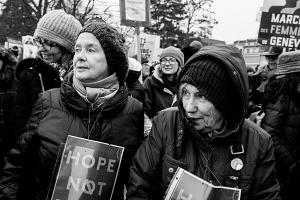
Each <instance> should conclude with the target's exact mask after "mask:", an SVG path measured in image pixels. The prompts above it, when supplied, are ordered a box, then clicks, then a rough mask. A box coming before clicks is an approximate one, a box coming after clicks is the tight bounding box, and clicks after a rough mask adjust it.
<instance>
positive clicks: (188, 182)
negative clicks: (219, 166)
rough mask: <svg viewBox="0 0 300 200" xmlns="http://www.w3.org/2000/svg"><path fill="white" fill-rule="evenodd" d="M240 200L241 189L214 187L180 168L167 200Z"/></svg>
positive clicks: (166, 196) (166, 197)
mask: <svg viewBox="0 0 300 200" xmlns="http://www.w3.org/2000/svg"><path fill="white" fill-rule="evenodd" d="M187 199H189V200H200V199H201V200H240V199H241V189H237V188H230V187H223V186H214V185H212V184H211V183H208V182H207V181H205V180H203V179H201V178H199V177H198V176H195V175H194V174H192V173H190V172H188V171H186V170H184V169H182V168H180V167H178V168H177V171H176V173H175V174H174V176H173V179H172V180H171V182H170V185H169V188H168V190H167V191H166V195H165V200H187Z"/></svg>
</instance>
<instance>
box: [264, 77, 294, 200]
mask: <svg viewBox="0 0 300 200" xmlns="http://www.w3.org/2000/svg"><path fill="white" fill-rule="evenodd" d="M288 76H291V75H288ZM299 77H300V74H299V73H298V82H294V81H293V79H286V80H282V79H285V78H288V77H285V78H280V79H273V80H271V81H270V82H269V84H268V85H267V87H266V89H267V91H266V92H267V94H269V93H270V94H271V95H273V97H274V98H270V99H269V98H267V97H266V99H265V102H264V104H263V110H264V112H265V116H264V118H263V120H262V123H261V126H262V128H263V129H265V130H266V131H267V132H268V133H269V134H270V135H271V137H272V139H273V142H274V147H275V157H276V161H277V163H276V168H277V173H278V179H279V182H280V187H281V194H282V197H283V199H292V198H293V197H294V196H295V195H297V194H298V188H299V187H296V185H298V181H299V179H300V123H299V122H300V103H299V101H300V91H299V88H300V87H299V84H300V83H299V79H300V78H299ZM280 82H282V83H284V86H290V85H292V84H294V87H288V88H285V87H284V86H281V88H280V87H278V83H279V84H280ZM274 84H275V87H274ZM276 86H277V87H276ZM291 88H292V89H291ZM267 94H265V95H266V96H267Z"/></svg>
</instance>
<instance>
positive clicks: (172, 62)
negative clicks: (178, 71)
mask: <svg viewBox="0 0 300 200" xmlns="http://www.w3.org/2000/svg"><path fill="white" fill-rule="evenodd" d="M167 62H169V64H170V65H174V64H175V63H176V59H175V58H171V59H165V58H163V59H161V60H160V63H161V64H163V65H165V64H167Z"/></svg>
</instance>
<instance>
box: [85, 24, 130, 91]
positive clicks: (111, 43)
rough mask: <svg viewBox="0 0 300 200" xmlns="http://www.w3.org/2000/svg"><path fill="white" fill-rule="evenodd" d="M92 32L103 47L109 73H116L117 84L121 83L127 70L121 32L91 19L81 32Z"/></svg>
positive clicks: (123, 40) (126, 59)
mask: <svg viewBox="0 0 300 200" xmlns="http://www.w3.org/2000/svg"><path fill="white" fill-rule="evenodd" d="M84 32H87V33H92V34H93V35H94V36H95V37H96V38H97V39H98V40H99V42H100V44H101V47H102V48H103V51H104V54H105V57H106V61H107V66H108V71H109V74H113V73H114V72H115V73H116V75H117V77H118V80H119V84H120V85H123V84H124V80H125V78H126V74H127V70H128V58H127V55H126V50H125V45H124V42H125V39H124V37H123V35H122V34H121V33H119V32H118V31H117V30H116V29H115V28H113V27H112V26H110V25H109V24H107V23H104V22H100V21H95V20H92V21H90V22H88V23H87V24H85V25H84V27H83V28H82V30H81V31H80V33H79V34H81V33H84Z"/></svg>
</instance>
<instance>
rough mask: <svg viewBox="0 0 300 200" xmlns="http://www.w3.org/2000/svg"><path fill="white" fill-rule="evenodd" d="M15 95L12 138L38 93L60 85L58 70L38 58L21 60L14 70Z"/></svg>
mask: <svg viewBox="0 0 300 200" xmlns="http://www.w3.org/2000/svg"><path fill="white" fill-rule="evenodd" d="M16 78H17V80H18V85H17V89H16V92H17V97H16V104H15V106H14V108H13V112H12V116H11V118H12V119H13V121H14V124H13V134H14V138H17V137H18V136H19V133H18V132H19V131H21V129H22V128H23V127H24V126H25V124H26V121H27V120H28V118H29V115H30V113H31V110H32V108H33V105H34V103H35V102H36V101H37V99H38V95H39V94H40V93H41V92H43V91H46V90H49V89H51V88H59V87H60V85H61V81H60V77H59V72H58V71H57V70H56V69H54V68H53V67H52V66H50V65H48V64H46V63H45V62H44V61H43V60H41V59H39V58H35V59H34V58H28V59H25V60H22V61H21V62H20V63H19V64H18V66H17V70H16Z"/></svg>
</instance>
